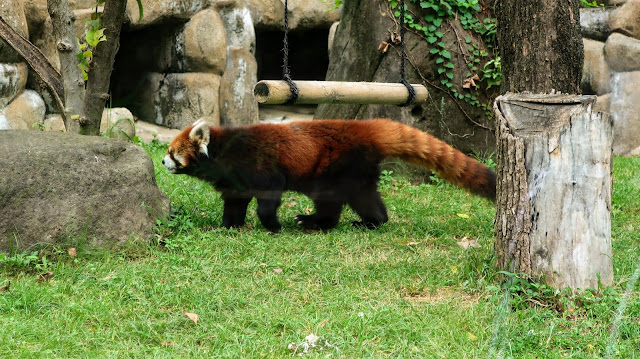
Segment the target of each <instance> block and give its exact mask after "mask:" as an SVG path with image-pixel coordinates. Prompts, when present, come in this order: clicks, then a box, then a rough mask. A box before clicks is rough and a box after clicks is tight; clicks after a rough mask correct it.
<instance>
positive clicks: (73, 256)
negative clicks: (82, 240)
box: [69, 247, 78, 258]
mask: <svg viewBox="0 0 640 359" xmlns="http://www.w3.org/2000/svg"><path fill="white" fill-rule="evenodd" d="M77 255H78V253H77V252H76V249H75V248H73V247H69V257H71V258H75V257H76V256H77Z"/></svg>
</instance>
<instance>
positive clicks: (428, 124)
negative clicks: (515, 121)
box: [314, 0, 497, 153]
mask: <svg viewBox="0 0 640 359" xmlns="http://www.w3.org/2000/svg"><path fill="white" fill-rule="evenodd" d="M384 1H386V0H376V1H373V3H372V2H371V1H364V0H360V1H355V0H354V1H348V2H345V3H344V5H343V9H342V19H341V20H340V25H339V26H338V28H337V30H336V33H335V38H334V40H333V45H332V50H331V52H330V59H329V60H330V62H329V69H328V71H327V76H326V79H327V80H328V81H356V82H357V81H372V82H390V83H398V82H399V80H400V56H399V55H398V51H396V49H394V48H391V47H390V48H389V50H388V51H387V52H386V53H384V52H383V51H381V50H380V49H379V45H380V44H382V42H383V41H386V42H389V41H391V40H390V39H389V37H390V36H389V29H393V28H394V22H393V20H392V19H391V18H389V16H388V14H385V13H381V12H380V7H381V6H382V7H383V8H384V4H383V2H384ZM409 6H410V7H409V9H410V11H414V12H415V13H420V9H418V7H417V6H415V5H414V4H410V5H409ZM451 26H454V27H455V31H445V32H444V36H443V38H442V41H443V42H444V43H445V44H446V46H447V48H450V49H458V48H459V47H458V46H459V43H458V38H461V39H465V38H472V37H474V36H473V35H472V34H470V33H468V32H466V31H465V30H464V29H463V28H462V27H461V26H460V24H459V23H456V22H455V21H452V22H451ZM467 46H468V45H467ZM396 48H397V50H399V47H396ZM406 48H407V49H409V50H408V52H409V58H410V59H411V63H409V61H407V64H406V70H407V73H406V78H407V80H408V81H409V82H410V83H423V80H422V78H421V76H420V74H421V75H422V76H424V77H425V78H426V79H427V80H428V81H429V83H431V84H438V85H440V83H441V82H440V81H441V79H442V78H443V76H441V75H439V74H438V72H437V71H438V67H439V66H438V65H437V64H436V57H435V56H433V55H429V54H430V50H431V47H430V46H429V45H428V43H427V41H425V39H424V37H421V36H418V35H417V34H414V33H413V32H410V31H408V32H406ZM466 50H467V49H466V47H465V48H464V51H466ZM456 52H457V50H456ZM451 53H452V59H451V60H452V62H453V64H454V71H453V74H454V80H453V81H451V83H452V85H453V88H456V89H457V91H458V93H460V94H467V93H469V90H466V89H463V88H462V83H463V81H464V79H466V78H467V71H468V70H467V69H468V67H467V64H466V63H465V60H464V58H463V56H462V55H460V54H458V53H454V51H451ZM413 65H415V66H416V68H417V69H418V70H419V71H420V73H418V72H417V71H416V70H415V69H414V68H413ZM481 66H482V65H481ZM486 86H487V85H486V84H485V83H484V82H479V87H478V90H477V91H476V90H474V91H473V95H475V96H477V98H478V99H479V101H481V102H482V103H485V104H488V103H490V102H491V92H487V91H485V89H486ZM443 87H444V86H440V87H439V88H435V87H431V86H429V87H428V89H429V99H428V100H427V103H426V104H422V105H412V106H408V107H399V106H388V105H335V104H323V105H319V106H318V109H317V111H316V114H315V116H314V117H315V118H346V119H366V118H380V117H382V118H391V119H393V120H395V121H399V122H402V123H405V124H409V125H412V126H414V127H417V128H419V129H421V130H424V131H427V132H429V133H432V134H433V135H434V136H436V137H438V138H440V139H442V140H444V141H446V142H448V143H450V144H452V145H454V146H455V147H457V148H458V149H459V150H461V151H463V152H465V153H470V152H477V153H486V152H487V151H488V152H491V151H493V150H494V148H495V135H494V130H493V127H494V125H493V121H492V119H490V118H488V117H487V116H486V114H485V110H483V109H482V108H480V107H476V106H472V105H470V104H469V103H467V102H465V101H464V100H460V99H454V97H453V95H452V94H450V93H447V92H445V91H443V90H442V88H443ZM494 89H495V87H494V88H492V90H494ZM494 91H496V92H497V89H495V90H494ZM470 95H471V94H470Z"/></svg>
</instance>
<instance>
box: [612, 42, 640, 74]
mask: <svg viewBox="0 0 640 359" xmlns="http://www.w3.org/2000/svg"><path fill="white" fill-rule="evenodd" d="M604 54H605V58H606V60H607V64H608V65H609V69H610V70H611V72H630V71H638V70H640V62H638V58H640V40H637V39H634V38H633V37H629V36H625V35H622V34H618V33H614V34H611V36H609V38H608V39H607V42H605V44H604Z"/></svg>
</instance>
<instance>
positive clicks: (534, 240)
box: [494, 93, 613, 289]
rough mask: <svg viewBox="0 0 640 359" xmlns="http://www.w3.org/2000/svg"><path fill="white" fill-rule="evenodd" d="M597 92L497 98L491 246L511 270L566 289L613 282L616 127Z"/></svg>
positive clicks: (514, 95)
mask: <svg viewBox="0 0 640 359" xmlns="http://www.w3.org/2000/svg"><path fill="white" fill-rule="evenodd" d="M595 99H596V96H578V95H562V94H552V95H533V94H530V93H521V94H512V93H508V94H506V95H504V96H500V97H498V98H497V99H496V102H495V105H494V112H495V115H496V120H497V124H498V126H497V134H496V135H497V137H498V144H497V157H498V158H497V164H498V172H497V176H498V181H497V186H498V188H497V199H496V207H497V210H496V221H495V233H496V241H495V250H496V256H497V260H498V266H499V267H500V268H501V269H503V270H506V271H509V272H517V273H526V274H529V275H531V276H534V277H537V276H543V277H544V278H545V279H546V281H547V283H549V284H550V285H552V286H554V287H556V288H564V287H571V288H573V289H577V288H582V289H586V288H597V287H598V281H600V282H601V283H602V284H604V285H611V284H612V283H613V265H612V260H611V183H612V182H611V166H612V163H611V159H612V141H613V136H612V133H613V126H612V122H611V120H610V118H609V116H608V115H607V114H604V113H595V112H592V108H593V105H594V103H595Z"/></svg>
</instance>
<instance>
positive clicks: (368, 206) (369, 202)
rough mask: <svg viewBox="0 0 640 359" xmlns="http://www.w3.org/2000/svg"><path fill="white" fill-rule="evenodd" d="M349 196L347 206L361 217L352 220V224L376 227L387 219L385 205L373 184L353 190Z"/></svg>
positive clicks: (368, 227)
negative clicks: (357, 219) (358, 219)
mask: <svg viewBox="0 0 640 359" xmlns="http://www.w3.org/2000/svg"><path fill="white" fill-rule="evenodd" d="M349 197H350V198H349V206H351V208H353V210H354V211H355V212H356V213H357V214H358V216H360V219H361V221H355V222H352V224H353V225H354V226H357V227H364V228H367V229H376V228H378V227H379V226H380V225H382V224H383V223H386V222H387V221H388V220H389V217H388V216H387V207H385V205H384V202H382V196H380V193H379V192H378V191H377V189H376V188H375V186H373V188H371V187H369V188H367V187H365V188H362V189H360V190H358V191H354V192H353V193H352V194H351V195H350V196H349Z"/></svg>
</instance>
